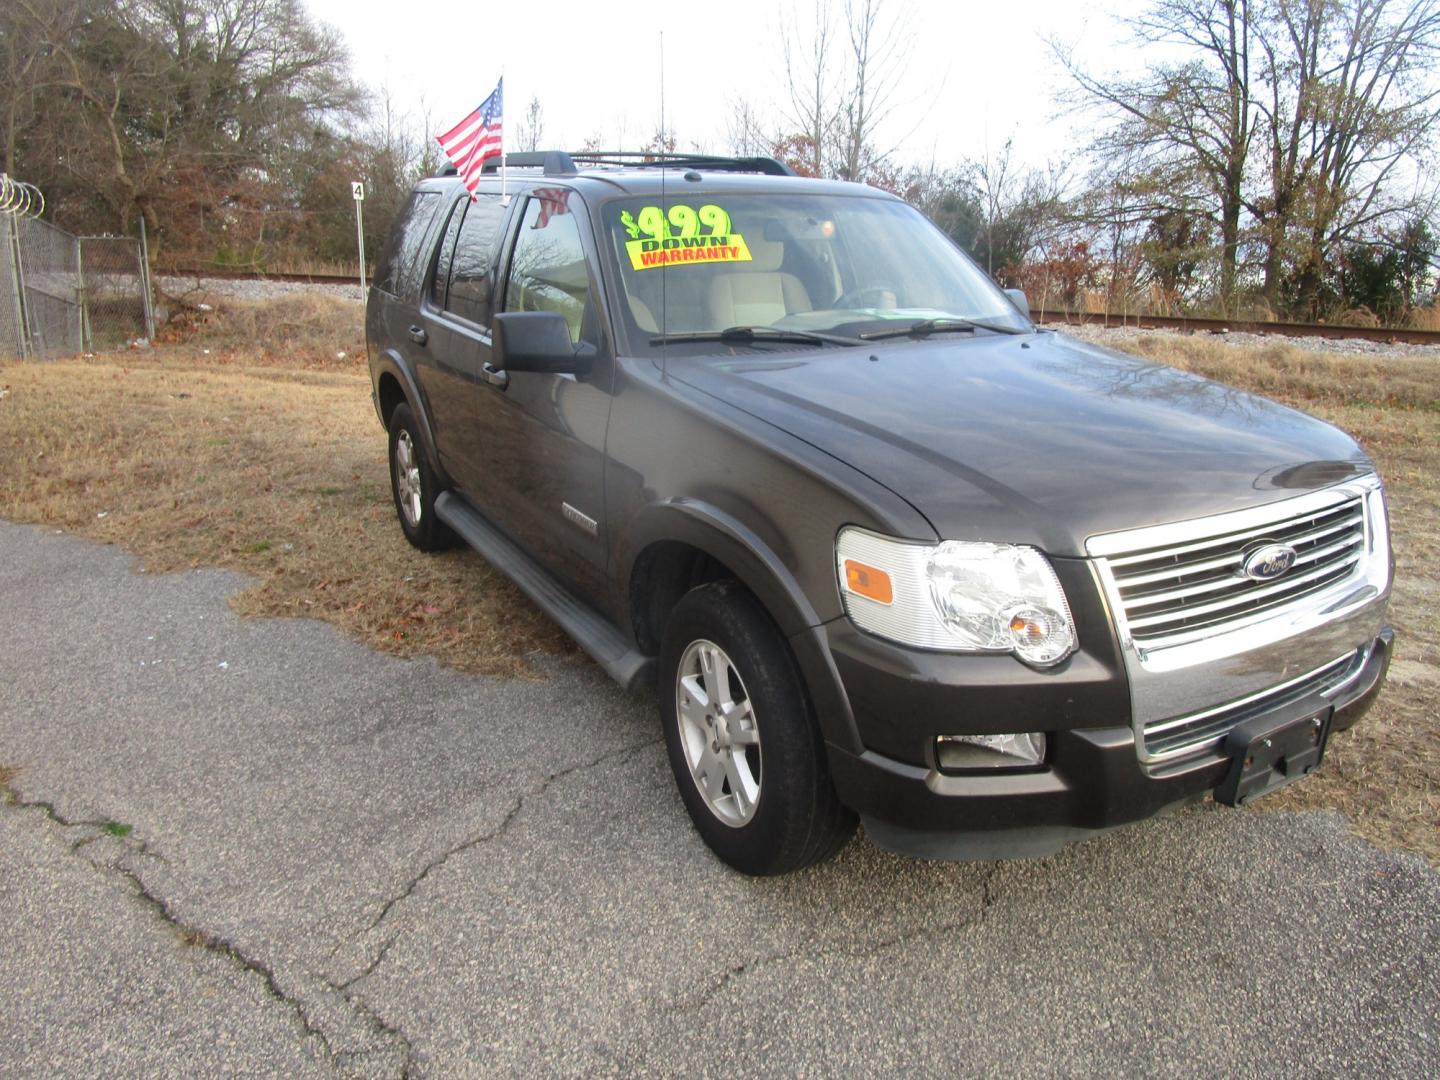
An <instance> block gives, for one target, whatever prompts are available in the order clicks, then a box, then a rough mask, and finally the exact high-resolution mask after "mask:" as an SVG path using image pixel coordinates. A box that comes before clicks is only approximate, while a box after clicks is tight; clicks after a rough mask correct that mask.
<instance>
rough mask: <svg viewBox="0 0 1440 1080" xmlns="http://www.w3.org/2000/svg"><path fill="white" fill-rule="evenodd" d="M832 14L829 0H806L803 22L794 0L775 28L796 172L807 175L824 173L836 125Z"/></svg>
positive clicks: (834, 40) (834, 35)
mask: <svg viewBox="0 0 1440 1080" xmlns="http://www.w3.org/2000/svg"><path fill="white" fill-rule="evenodd" d="M833 15H834V13H833V10H832V5H831V3H830V0H811V4H810V19H809V20H808V22H802V20H801V17H800V14H799V8H798V3H797V5H795V6H792V7H791V9H790V15H789V18H788V20H786V21H785V22H784V23H783V24H782V25H781V28H780V42H781V47H782V49H783V53H784V60H785V83H786V88H787V90H788V97H789V109H788V110H787V112H786V114H785V120H786V121H787V122H788V124H789V125H790V127H792V128H793V129H794V141H795V142H796V144H797V145H796V151H797V153H796V156H797V157H798V158H799V159H800V161H799V164H800V165H801V168H800V169H799V170H797V171H800V172H803V173H805V174H807V175H809V176H824V175H825V158H824V154H825V147H826V145H827V144H828V143H829V141H830V136H831V132H832V131H833V130H834V128H835V124H836V116H837V110H838V97H837V95H838V93H839V89H838V88H839V85H840V81H839V76H838V75H837V73H836V64H837V61H836V56H835V52H836V39H837V30H836V27H835V25H834V21H833Z"/></svg>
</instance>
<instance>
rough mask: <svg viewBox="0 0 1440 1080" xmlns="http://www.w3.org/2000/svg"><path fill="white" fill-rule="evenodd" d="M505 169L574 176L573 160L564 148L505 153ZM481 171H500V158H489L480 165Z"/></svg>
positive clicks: (547, 174)
mask: <svg viewBox="0 0 1440 1080" xmlns="http://www.w3.org/2000/svg"><path fill="white" fill-rule="evenodd" d="M505 167H506V168H507V169H540V170H541V171H543V172H544V173H545V175H546V176H574V175H575V162H574V160H573V159H572V158H571V157H570V155H569V154H567V153H566V152H565V151H564V150H536V151H533V152H523V153H519V154H506V155H505ZM480 171H481V172H482V173H495V172H499V171H500V159H499V158H498V157H493V158H490V159H489V160H488V161H486V162H485V164H484V165H481V166H480Z"/></svg>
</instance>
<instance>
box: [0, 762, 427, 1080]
mask: <svg viewBox="0 0 1440 1080" xmlns="http://www.w3.org/2000/svg"><path fill="white" fill-rule="evenodd" d="M9 779H10V777H8V776H5V777H0V802H3V803H4V804H5V805H6V806H9V807H12V808H14V809H17V810H34V811H39V812H40V813H42V814H43V815H44V816H45V818H46V819H47V820H48V821H49V822H50V823H51V824H54V825H56V826H58V827H60V828H61V829H63V830H66V831H69V830H73V829H94V830H96V831H95V832H94V834H93V835H89V836H84V837H82V838H81V839H79V840H76V841H68V842H67V847H68V848H69V850H70V853H71V854H72V855H75V856H77V857H80V856H82V852H84V851H85V849H86V848H88V847H89V846H90V845H92V844H94V843H95V842H96V841H98V840H103V839H112V840H114V841H115V842H116V843H117V844H119V845H120V847H121V851H122V854H121V856H120V857H119V858H118V859H115V860H105V861H97V860H96V859H94V858H85V859H84V861H85V862H86V863H88V864H89V865H90V866H91V867H93V868H94V869H95V870H97V871H99V872H101V873H102V874H109V875H113V876H115V877H118V878H120V879H121V880H123V881H124V882H125V883H126V884H127V885H128V886H129V889H130V892H131V894H132V895H133V896H134V897H135V899H136V901H137V902H138V903H139V904H140V905H141V906H142V907H144V908H145V909H146V910H148V911H149V912H151V913H152V914H153V915H155V916H156V917H158V918H159V919H160V920H161V921H162V922H164V923H165V924H166V925H167V926H168V927H169V928H170V929H171V930H172V931H173V932H174V933H175V934H176V936H177V937H178V938H179V939H180V940H181V941H182V942H184V943H185V944H186V945H189V946H191V947H194V948H200V949H204V950H205V951H207V952H210V953H213V954H215V955H216V956H219V957H221V958H222V959H224V960H226V961H227V962H228V963H230V964H232V965H234V966H235V967H237V968H239V969H240V970H242V971H244V972H246V973H248V974H251V975H254V976H255V977H257V978H258V979H259V980H260V982H261V985H262V986H263V987H264V990H265V993H266V995H267V996H268V997H270V998H271V999H273V1000H274V1001H276V1002H277V1003H279V1004H280V1005H282V1006H284V1008H285V1009H287V1010H288V1011H289V1012H290V1013H291V1015H292V1016H293V1017H294V1020H295V1024H296V1028H297V1030H298V1031H299V1032H300V1033H301V1036H302V1038H305V1039H310V1038H313V1039H314V1040H315V1041H316V1042H317V1043H318V1044H319V1046H320V1047H322V1048H323V1050H324V1054H325V1057H326V1058H327V1059H328V1060H329V1061H330V1062H332V1063H334V1064H335V1065H337V1066H338V1065H342V1064H344V1063H345V1062H347V1061H353V1060H357V1059H360V1058H364V1057H369V1056H374V1055H375V1054H376V1053H377V1051H378V1052H384V1051H385V1050H386V1047H385V1046H384V1045H379V1046H375V1045H372V1046H368V1047H366V1048H364V1049H361V1050H342V1049H339V1048H337V1047H336V1046H335V1044H334V1041H333V1040H332V1039H331V1037H330V1035H329V1034H328V1033H327V1032H326V1030H325V1029H324V1028H323V1027H322V1026H321V1025H320V1023H318V1022H317V1021H316V1020H315V1019H314V1017H313V1016H312V1013H311V1009H310V1008H307V1006H306V1004H305V1003H304V1002H302V1000H301V999H300V997H299V996H298V995H297V994H295V993H293V992H291V991H287V990H286V988H285V986H284V985H283V984H282V982H281V979H280V977H279V974H278V973H277V972H276V970H275V968H274V967H272V966H271V965H270V964H268V963H266V962H265V961H263V960H261V959H260V958H259V957H256V956H253V955H251V954H250V953H249V952H247V951H245V950H244V949H242V948H241V947H240V946H239V945H237V944H236V943H235V942H233V941H230V940H227V939H226V938H223V937H221V936H220V935H218V934H215V933H212V932H211V931H209V930H206V929H204V928H203V927H200V926H197V925H195V924H193V923H190V922H187V921H186V920H185V919H183V918H182V917H181V916H180V915H179V914H178V913H177V912H176V911H175V909H174V907H173V906H172V905H171V904H170V902H168V901H167V900H166V899H165V898H164V897H163V896H162V895H160V893H159V892H158V891H157V890H155V889H154V888H152V887H151V886H150V885H149V884H148V883H147V882H146V881H145V878H144V877H143V875H142V874H141V873H140V872H139V871H137V870H135V869H133V868H131V867H130V866H127V865H125V864H124V862H122V861H120V860H122V859H123V858H124V857H125V856H126V855H139V856H143V857H146V858H149V859H153V860H155V861H157V862H160V863H162V864H164V863H166V862H167V860H166V859H165V857H164V856H163V855H161V854H160V853H159V852H157V851H155V850H154V849H153V848H152V847H151V846H150V845H149V844H148V843H147V842H146V841H144V840H143V839H142V838H140V837H137V836H135V835H133V831H132V830H131V829H130V828H129V827H128V826H123V827H122V826H119V825H118V823H117V822H115V821H113V820H110V819H107V818H71V817H69V816H67V815H66V814H64V813H62V812H61V811H60V809H59V808H58V807H57V806H56V805H55V804H54V803H52V802H49V801H47V800H44V799H23V798H21V797H20V796H19V794H18V793H17V792H16V791H15V790H14V788H13V787H12V786H11V785H10V783H9V782H8V781H9ZM120 828H123V829H124V831H123V832H121V831H120ZM388 944H389V943H387V945H386V947H385V948H382V950H381V952H380V954H379V956H377V958H376V961H375V963H377V964H378V963H379V961H380V959H382V958H383V956H384V953H385V952H386V951H387V950H388ZM372 967H373V965H372ZM321 982H322V984H323V985H324V986H325V987H326V988H327V989H329V990H332V991H335V992H337V993H338V994H339V996H340V997H341V998H342V999H343V1000H344V1001H345V1003H346V1005H347V1006H349V1007H350V1009H351V1011H352V1012H353V1013H354V1015H355V1016H356V1017H357V1018H359V1019H360V1020H361V1021H362V1022H363V1024H364V1026H365V1027H366V1028H368V1029H369V1031H370V1036H371V1038H372V1039H373V1040H374V1041H375V1042H377V1043H380V1044H385V1043H390V1044H392V1047H391V1048H392V1049H394V1050H396V1051H398V1056H399V1066H398V1070H397V1073H398V1075H399V1076H401V1077H406V1076H408V1075H409V1073H410V1067H411V1065H410V1063H411V1061H412V1058H413V1055H414V1050H413V1046H412V1044H411V1042H410V1039H409V1038H408V1037H407V1036H406V1035H405V1033H404V1032H403V1031H401V1030H400V1029H399V1028H398V1027H396V1026H395V1025H393V1024H391V1023H389V1022H388V1021H386V1020H384V1019H383V1018H382V1017H380V1016H379V1015H378V1014H376V1013H375V1012H374V1011H373V1010H372V1009H370V1008H369V1007H368V1006H366V1005H365V1003H364V1002H361V1001H358V1000H356V999H354V998H352V997H351V996H350V995H349V994H348V993H346V992H345V989H344V987H338V986H335V985H333V984H331V983H329V982H324V981H323V980H321Z"/></svg>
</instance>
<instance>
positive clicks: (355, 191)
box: [350, 180, 365, 300]
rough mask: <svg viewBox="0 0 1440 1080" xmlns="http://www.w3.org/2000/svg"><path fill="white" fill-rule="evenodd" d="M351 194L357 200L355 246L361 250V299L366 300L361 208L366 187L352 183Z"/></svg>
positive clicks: (363, 226)
mask: <svg viewBox="0 0 1440 1080" xmlns="http://www.w3.org/2000/svg"><path fill="white" fill-rule="evenodd" d="M350 194H351V195H352V196H354V198H355V244H356V246H357V247H358V248H359V249H360V299H361V300H364V299H365V219H364V217H363V215H362V214H361V213H360V207H361V206H362V205H363V204H364V202H365V185H364V184H363V183H362V182H361V181H359V180H352V181H351V182H350Z"/></svg>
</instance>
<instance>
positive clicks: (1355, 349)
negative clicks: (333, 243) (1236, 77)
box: [158, 276, 1440, 359]
mask: <svg viewBox="0 0 1440 1080" xmlns="http://www.w3.org/2000/svg"><path fill="white" fill-rule="evenodd" d="M158 282H159V285H160V290H161V291H162V292H164V293H165V294H167V295H169V296H175V297H181V296H183V297H185V298H186V299H187V300H189V301H191V302H198V303H209V302H211V301H213V300H216V299H221V300H270V299H274V298H275V297H278V296H289V295H292V294H294V293H304V292H320V293H329V294H330V295H331V296H338V297H342V298H345V299H350V300H359V299H361V296H360V286H359V284H358V283H356V284H354V285H331V284H318V283H309V282H303V281H268V280H264V279H258V280H257V279H237V278H208V277H169V276H162V277H160V278H158ZM1048 328H1049V329H1053V330H1063V331H1064V332H1065V333H1067V334H1070V335H1071V336H1073V337H1077V338H1080V339H1082V340H1084V341H1090V342H1094V343H1095V344H1097V345H1117V344H1119V343H1120V342H1123V341H1130V340H1134V339H1135V338H1138V337H1141V336H1142V335H1156V334H1159V335H1174V336H1188V335H1182V334H1180V333H1179V332H1177V331H1174V330H1142V329H1140V328H1138V327H1133V326H1115V327H1104V326H1097V325H1095V324H1093V323H1084V324H1078V325H1074V326H1063V327H1062V326H1060V325H1059V324H1050V325H1049V326H1048ZM1192 333H1195V334H1203V335H1204V336H1206V337H1209V338H1211V339H1212V340H1215V341H1222V342H1224V344H1226V345H1229V346H1231V347H1233V348H1237V349H1255V348H1264V347H1266V346H1270V345H1277V344H1278V345H1287V344H1288V345H1294V346H1296V347H1297V348H1302V349H1312V350H1314V351H1316V352H1333V353H1346V354H1349V355H1352V356H1356V355H1366V354H1368V355H1374V356H1392V357H1393V356H1424V357H1430V358H1433V359H1440V345H1404V344H1399V343H1396V344H1387V343H1385V342H1380V341H1363V340H1360V339H1358V338H1323V337H1308V338H1292V337H1287V336H1285V335H1283V334H1243V333H1226V334H1208V333H1205V332H1203V331H1192Z"/></svg>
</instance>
